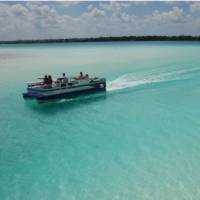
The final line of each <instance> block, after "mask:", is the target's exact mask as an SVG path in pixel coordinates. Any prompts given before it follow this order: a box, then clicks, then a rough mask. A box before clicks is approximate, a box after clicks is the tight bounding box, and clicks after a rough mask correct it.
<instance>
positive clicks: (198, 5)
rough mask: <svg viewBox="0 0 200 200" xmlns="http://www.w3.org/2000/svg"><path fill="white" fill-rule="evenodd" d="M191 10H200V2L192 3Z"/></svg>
mask: <svg viewBox="0 0 200 200" xmlns="http://www.w3.org/2000/svg"><path fill="white" fill-rule="evenodd" d="M190 11H191V12H200V2H195V3H192V4H191V5H190Z"/></svg>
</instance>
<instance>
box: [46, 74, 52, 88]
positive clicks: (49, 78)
mask: <svg viewBox="0 0 200 200" xmlns="http://www.w3.org/2000/svg"><path fill="white" fill-rule="evenodd" d="M52 83H53V80H52V77H51V75H49V76H48V83H47V84H48V85H50V86H51V85H52Z"/></svg>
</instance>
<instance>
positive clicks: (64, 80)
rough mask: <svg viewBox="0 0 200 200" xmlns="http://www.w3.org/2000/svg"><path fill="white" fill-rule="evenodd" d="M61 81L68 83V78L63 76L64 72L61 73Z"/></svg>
mask: <svg viewBox="0 0 200 200" xmlns="http://www.w3.org/2000/svg"><path fill="white" fill-rule="evenodd" d="M62 75H63V77H62V79H63V83H68V78H67V77H66V76H65V73H63V74H62Z"/></svg>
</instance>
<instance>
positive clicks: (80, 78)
mask: <svg viewBox="0 0 200 200" xmlns="http://www.w3.org/2000/svg"><path fill="white" fill-rule="evenodd" d="M78 79H79V80H82V79H84V76H83V72H80V75H79V77H78Z"/></svg>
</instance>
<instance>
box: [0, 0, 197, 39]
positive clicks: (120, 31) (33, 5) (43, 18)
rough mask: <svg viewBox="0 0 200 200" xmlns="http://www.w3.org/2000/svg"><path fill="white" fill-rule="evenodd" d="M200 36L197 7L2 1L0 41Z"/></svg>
mask: <svg viewBox="0 0 200 200" xmlns="http://www.w3.org/2000/svg"><path fill="white" fill-rule="evenodd" d="M122 35H200V2H169V1H165V2H135V1H132V2H130V1H128V2H126V1H112V2H109V1H103V2H100V1H82V2H76V1H73V2H69V1H65V2H63V1H62V2H61V1H54V2H52V1H51V2H26V1H24V2H6V1H4V2H0V40H18V39H49V38H73V37H79V38H80V37H100V36H122Z"/></svg>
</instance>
